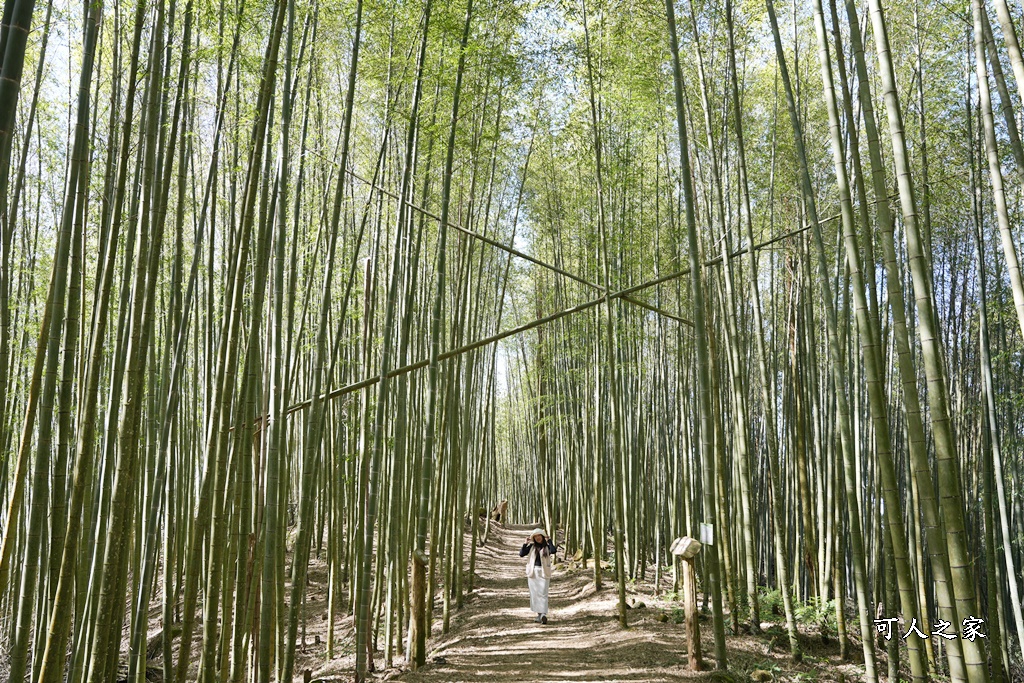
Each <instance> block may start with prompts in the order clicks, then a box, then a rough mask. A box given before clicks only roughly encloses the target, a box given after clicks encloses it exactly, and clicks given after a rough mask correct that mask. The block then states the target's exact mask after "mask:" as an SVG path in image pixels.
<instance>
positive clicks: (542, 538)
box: [519, 529, 555, 624]
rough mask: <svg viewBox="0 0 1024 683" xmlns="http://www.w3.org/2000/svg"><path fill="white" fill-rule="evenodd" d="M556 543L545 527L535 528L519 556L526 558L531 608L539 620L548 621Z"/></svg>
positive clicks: (541, 621) (543, 622)
mask: <svg viewBox="0 0 1024 683" xmlns="http://www.w3.org/2000/svg"><path fill="white" fill-rule="evenodd" d="M554 555H555V544H554V543H552V542H551V539H550V538H548V536H547V534H545V533H544V530H543V529H534V530H533V533H532V534H530V538H528V539H527V540H526V543H524V544H523V547H522V549H521V550H520V551H519V557H528V559H527V560H526V580H527V582H528V583H529V585H530V609H531V610H533V611H534V612H536V613H537V618H536V619H535V620H534V621H537V622H539V623H541V624H546V623H548V584H549V583H550V582H551V558H552V557H554Z"/></svg>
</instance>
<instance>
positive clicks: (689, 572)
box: [671, 524, 710, 671]
mask: <svg viewBox="0 0 1024 683" xmlns="http://www.w3.org/2000/svg"><path fill="white" fill-rule="evenodd" d="M701 526H702V527H703V526H704V525H703V524H702V525H701ZM707 526H710V525H707ZM701 533H702V534H703V529H701ZM700 549H701V541H698V540H697V539H695V538H690V537H689V536H683V537H682V538H677V539H676V540H674V541H673V542H672V546H671V551H672V554H673V555H677V556H679V557H682V558H683V613H684V614H685V615H686V658H687V660H688V661H689V665H690V671H700V670H701V669H703V668H704V667H703V662H702V661H701V652H700V625H699V624H698V623H697V573H696V571H695V570H694V568H693V558H695V557H696V556H697V553H699V552H700Z"/></svg>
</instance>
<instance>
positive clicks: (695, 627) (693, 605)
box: [683, 558, 704, 671]
mask: <svg viewBox="0 0 1024 683" xmlns="http://www.w3.org/2000/svg"><path fill="white" fill-rule="evenodd" d="M683 609H684V611H685V613H686V652H687V659H688V660H689V662H690V671H700V670H701V669H703V668H704V667H703V663H702V662H701V656H700V624H698V623H697V574H696V572H695V570H694V568H693V560H692V559H690V558H684V559H683Z"/></svg>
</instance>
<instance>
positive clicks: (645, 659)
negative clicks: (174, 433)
mask: <svg viewBox="0 0 1024 683" xmlns="http://www.w3.org/2000/svg"><path fill="white" fill-rule="evenodd" d="M535 526H536V525H533V524H530V525H507V526H504V527H502V526H498V525H493V524H492V526H491V530H490V533H489V535H488V539H487V545H485V546H483V547H480V548H477V557H476V582H475V589H474V590H473V592H472V593H469V594H468V595H467V597H466V600H465V602H464V605H463V608H462V609H461V610H454V609H453V611H452V616H451V624H450V629H449V633H448V634H446V635H441V632H440V631H441V622H442V615H441V612H440V600H439V599H438V602H437V603H435V612H434V629H433V638H432V640H431V641H430V643H428V645H427V647H428V657H427V666H425V667H423V669H421V670H420V671H417V672H411V671H404V672H402V673H400V674H398V675H395V670H394V669H392V670H386V671H384V672H381V674H380V675H381V677H382V678H383V679H385V680H393V681H400V682H402V683H534V682H540V681H616V682H620V683H662V682H668V681H706V682H712V681H713V682H714V683H728V682H730V681H749V680H772V681H844V680H859V679H860V677H861V676H863V664H862V659H861V658H860V656H859V652H858V650H859V648H857V647H856V646H855V645H854V644H851V653H852V654H853V659H852V660H851V661H848V662H843V661H841V660H840V659H839V657H838V644H837V643H836V641H835V639H834V638H833V639H832V640H831V642H830V643H828V644H825V643H822V642H820V640H819V638H818V637H817V636H816V635H812V634H810V633H806V632H802V634H801V647H802V648H803V650H804V661H803V662H801V663H799V664H796V663H793V662H791V661H790V660H789V658H788V655H787V653H786V652H785V648H784V647H782V646H779V645H778V643H782V642H783V641H784V636H783V631H782V629H781V628H780V626H779V625H778V624H773V623H771V622H763V623H762V628H763V629H765V632H764V633H763V634H761V635H756V636H754V635H749V634H739V635H735V634H729V635H727V636H726V643H727V648H728V657H729V672H728V673H723V672H718V671H715V670H714V668H713V667H714V658H713V652H714V642H713V635H712V628H711V619H710V614H702V615H701V650H702V652H703V659H704V666H705V669H706V670H705V671H700V672H695V671H689V670H688V669H687V668H686V665H687V661H686V654H687V644H686V640H685V635H684V632H683V625H682V624H679V623H675V616H676V610H681V608H682V605H681V603H677V602H672V601H670V599H669V598H671V597H672V596H671V594H664V591H665V590H671V575H669V574H666V575H665V576H663V577H662V580H663V584H662V591H663V596H662V597H661V598H658V597H654V595H653V594H652V593H653V588H654V586H653V583H654V582H653V578H652V577H653V573H654V571H653V568H649V570H648V578H647V580H646V581H639V582H636V583H631V584H627V595H628V598H627V600H628V602H629V603H630V604H632V605H638V606H637V607H635V608H633V609H630V610H629V628H628V629H623V628H621V627H620V626H619V624H618V621H617V620H616V614H617V609H616V604H617V595H616V590H615V581H614V578H613V577H612V575H611V573H610V571H606V572H605V575H604V587H603V588H602V590H600V591H595V590H594V585H593V568H592V566H589V567H588V568H587V569H585V570H584V569H582V568H580V567H579V566H573V565H572V563H564V562H559V563H556V567H561V569H556V570H555V574H554V577H553V578H552V579H551V588H550V593H549V609H550V612H549V613H548V623H547V624H546V625H541V624H538V623H535V622H534V621H533V619H534V616H535V614H534V613H533V612H531V611H530V598H529V592H528V590H527V587H526V576H525V573H524V564H523V563H524V561H523V560H522V559H521V558H520V557H519V549H520V548H521V547H522V543H523V542H524V541H525V539H526V537H527V535H528V534H529V532H530V530H531V529H533V528H534V527H535ZM469 543H470V536H469V535H468V534H467V536H466V548H465V550H466V559H467V561H468V553H469ZM561 550H562V549H561V547H559V553H558V556H557V557H558V559H559V560H563V559H564V558H563V556H562V554H561ZM467 578H468V577H467ZM640 603H642V604H640ZM662 614H665V615H668V616H669V617H670V618H669V619H668V620H667V621H664V622H662V621H659V620H658V617H659V616H660V615H662ZM801 630H802V631H803V629H801ZM727 631H728V629H727ZM766 676H767V677H766Z"/></svg>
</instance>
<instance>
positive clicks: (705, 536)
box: [700, 522, 715, 545]
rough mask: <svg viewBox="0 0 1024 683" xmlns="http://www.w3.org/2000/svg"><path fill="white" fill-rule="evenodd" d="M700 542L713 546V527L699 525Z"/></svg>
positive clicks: (712, 525)
mask: <svg viewBox="0 0 1024 683" xmlns="http://www.w3.org/2000/svg"><path fill="white" fill-rule="evenodd" d="M700 542H701V543H703V544H704V545H714V544H715V525H714V524H707V523H705V522H701V523H700Z"/></svg>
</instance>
